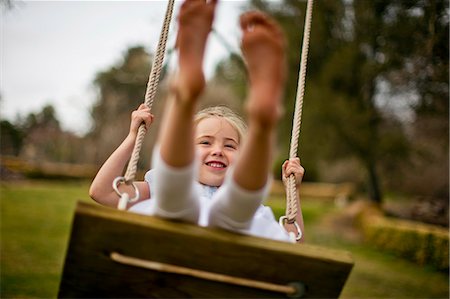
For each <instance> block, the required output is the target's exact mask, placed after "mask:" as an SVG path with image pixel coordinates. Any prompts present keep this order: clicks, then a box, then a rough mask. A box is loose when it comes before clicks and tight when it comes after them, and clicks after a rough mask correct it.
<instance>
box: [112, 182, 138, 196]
mask: <svg viewBox="0 0 450 299" xmlns="http://www.w3.org/2000/svg"><path fill="white" fill-rule="evenodd" d="M120 184H127V185H129V184H128V183H127V181H126V180H125V177H123V176H119V177H117V178H115V179H114V181H113V184H112V187H113V189H114V191H116V193H117V195H119V196H120V197H122V193H120V191H119V185H120ZM131 185H132V186H133V188H134V194H135V196H134V197H133V198H130V199H128V202H135V201H137V200H138V199H139V196H140V195H139V189H138V188H137V186H136V184H135V183H134V182H131Z"/></svg>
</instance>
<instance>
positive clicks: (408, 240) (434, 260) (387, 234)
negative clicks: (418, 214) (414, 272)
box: [358, 205, 449, 271]
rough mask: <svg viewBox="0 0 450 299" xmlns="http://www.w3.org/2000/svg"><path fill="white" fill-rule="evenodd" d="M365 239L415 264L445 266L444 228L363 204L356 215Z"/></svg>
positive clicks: (445, 236) (446, 265)
mask: <svg viewBox="0 0 450 299" xmlns="http://www.w3.org/2000/svg"><path fill="white" fill-rule="evenodd" d="M358 222H359V224H360V226H361V228H362V232H363V235H364V238H365V240H366V241H367V242H368V243H370V244H373V245H375V246H376V247H377V248H379V249H382V250H386V251H389V252H392V253H394V254H396V255H398V256H401V257H403V258H406V259H408V260H411V261H413V262H415V263H417V264H419V265H431V266H433V267H435V268H437V269H439V270H445V271H448V269H449V258H448V252H449V232H448V230H447V229H444V228H441V227H437V226H433V225H428V224H423V223H418V222H413V221H407V220H400V219H394V218H389V217H384V216H383V214H382V212H381V211H380V210H379V209H377V208H376V207H375V206H372V205H367V206H365V207H364V208H363V209H362V210H361V213H360V215H359V217H358Z"/></svg>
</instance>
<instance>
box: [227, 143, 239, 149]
mask: <svg viewBox="0 0 450 299" xmlns="http://www.w3.org/2000/svg"><path fill="white" fill-rule="evenodd" d="M225 147H227V148H231V149H237V146H236V145H235V144H231V143H230V144H225Z"/></svg>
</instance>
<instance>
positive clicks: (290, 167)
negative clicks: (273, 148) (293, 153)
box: [282, 158, 305, 187]
mask: <svg viewBox="0 0 450 299" xmlns="http://www.w3.org/2000/svg"><path fill="white" fill-rule="evenodd" d="M291 174H293V175H294V176H295V186H296V187H299V186H300V184H301V183H302V180H303V175H304V174H305V169H304V168H303V167H302V166H301V164H300V159H299V158H292V159H289V160H286V161H284V163H283V166H282V179H283V184H284V185H285V186H286V184H287V180H288V178H289V176H290V175H291Z"/></svg>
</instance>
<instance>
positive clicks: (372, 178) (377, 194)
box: [367, 161, 382, 204]
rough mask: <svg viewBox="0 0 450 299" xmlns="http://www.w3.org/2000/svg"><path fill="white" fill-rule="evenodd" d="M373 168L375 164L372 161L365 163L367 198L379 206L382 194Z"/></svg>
mask: <svg viewBox="0 0 450 299" xmlns="http://www.w3.org/2000/svg"><path fill="white" fill-rule="evenodd" d="M375 166H376V165H375V163H374V162H372V161H369V162H368V163H367V172H368V175H369V177H368V191H369V198H370V200H371V201H373V202H375V203H377V204H381V202H382V194H381V188H380V184H379V181H378V174H377V171H376V167H375Z"/></svg>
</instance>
